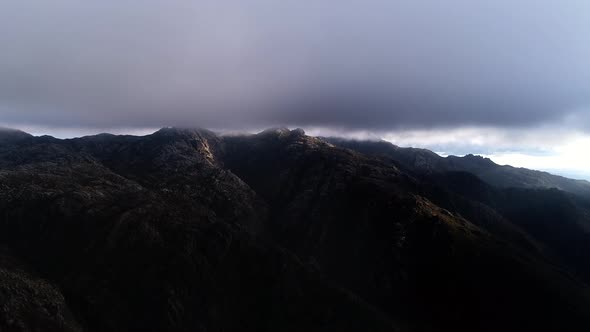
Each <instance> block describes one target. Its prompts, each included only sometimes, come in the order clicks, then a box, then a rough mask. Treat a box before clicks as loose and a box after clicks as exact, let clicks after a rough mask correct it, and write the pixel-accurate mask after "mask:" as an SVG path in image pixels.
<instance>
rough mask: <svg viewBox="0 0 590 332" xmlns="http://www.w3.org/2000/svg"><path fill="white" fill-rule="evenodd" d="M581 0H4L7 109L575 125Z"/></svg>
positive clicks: (123, 118)
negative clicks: (98, 0)
mask: <svg viewBox="0 0 590 332" xmlns="http://www.w3.org/2000/svg"><path fill="white" fill-rule="evenodd" d="M588 31H590V3H588V2H587V1H584V0H579V1H575V0H570V1H567V0H566V1H559V2H556V1H548V0H511V1H508V0H496V1H470V0H449V1H437V0H412V1H410V0H403V1H386V0H364V1H360V0H351V1H329V0H324V1H321V0H320V1H307V2H303V1H293V0H286V1H270V0H249V1H181V0H167V1H156V0H141V1H140V0H123V1H114V0H104V1H100V2H88V1H86V2H81V1H74V0H55V1H51V2H48V1H41V0H39V1H33V0H5V1H2V3H1V4H0V45H2V53H0V122H1V123H4V124H29V125H43V126H59V127H68V126H72V127H79V126H86V127H102V128H105V127H159V126H165V125H184V126H205V127H216V128H221V127H223V128H239V127H243V126H266V125H273V124H287V125H300V126H323V127H338V128H349V129H359V130H392V129H399V128H432V127H461V126H492V127H531V126H538V125H544V124H547V123H554V124H555V123H557V124H560V125H562V126H566V127H572V128H577V127H583V123H588V121H583V120H584V119H588V118H589V117H588V114H589V113H588V111H587V110H588V107H589V106H590V91H589V90H590V62H589V61H588V59H589V58H590V40H589V39H590V38H589V37H588Z"/></svg>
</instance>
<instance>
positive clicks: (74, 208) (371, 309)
mask: <svg viewBox="0 0 590 332" xmlns="http://www.w3.org/2000/svg"><path fill="white" fill-rule="evenodd" d="M470 190H471V192H470ZM516 202H522V205H520V206H519V205H518V204H516ZM570 203H571V204H573V205H568V204H570ZM585 204H586V203H585V202H584V201H583V200H581V199H580V200H577V199H574V198H573V197H570V196H569V195H568V194H564V193H562V192H559V191H555V192H554V191H543V190H540V191H530V192H529V191H527V190H525V189H497V188H495V187H492V186H489V185H488V184H486V183H485V182H483V181H481V180H479V179H478V178H476V177H473V178H472V177H470V175H469V174H467V173H448V172H446V173H445V172H440V173H439V172H436V175H434V173H427V174H424V173H423V172H418V170H417V169H416V167H414V168H410V167H408V165H406V164H401V163H399V162H396V161H392V160H391V158H383V157H374V156H370V155H367V154H361V153H359V152H354V151H351V150H348V149H344V148H339V147H334V146H333V145H332V144H329V143H327V142H325V141H323V140H321V139H318V138H313V137H309V136H306V135H305V134H304V133H303V131H301V130H293V131H290V130H287V129H272V130H267V131H265V132H262V133H260V134H257V135H245V136H219V135H216V134H214V133H212V132H209V131H206V130H201V129H174V128H165V129H162V130H160V131H158V132H156V133H154V134H152V135H148V136H144V137H134V136H113V135H98V136H91V137H85V138H79V139H71V140H58V139H54V138H51V137H32V136H30V135H27V134H24V133H21V132H15V131H2V132H0V243H1V246H2V248H4V249H3V250H5V251H6V252H7V255H6V257H10V260H0V298H2V297H3V298H4V299H5V301H4V302H6V303H9V305H5V306H4V307H2V310H3V311H2V313H1V314H0V328H2V329H6V330H14V331H35V330H38V329H39V328H38V326H40V325H39V324H41V323H40V322H48V323H47V324H46V326H52V328H53V330H64V331H79V330H88V331H119V330H120V331H164V330H166V331H277V330H279V331H474V330H476V331H497V330H507V331H510V330H513V331H517V330H518V331H522V330H539V331H541V330H546V331H554V330H562V331H579V330H580V328H582V330H584V327H588V326H590V309H589V308H590V295H589V294H588V288H587V286H586V282H588V275H587V268H586V266H587V265H585V264H586V263H585V262H586V261H587V260H585V258H586V257H587V255H588V253H589V250H588V248H587V246H584V245H583V243H584V241H586V240H587V234H588V233H587V229H588V228H585V227H587V226H588V225H590V222H589V220H590V219H589V218H590V217H589V215H587V214H586V215H585V214H584V213H585V212H586V211H587V210H586V208H587V205H585ZM527 206H534V207H535V209H528V208H527ZM543 209H545V210H543ZM572 211H574V212H572ZM562 220H566V222H565V223H564V222H563V221H562ZM564 225H565V226H564ZM562 226H563V227H562ZM562 229H563V232H561V233H559V234H560V235H559V236H555V234H556V230H562ZM576 232H580V234H579V235H575V233H576ZM8 261H10V262H12V261H14V262H19V263H18V264H16V265H15V264H13V263H7V262H8ZM19 266H27V267H29V268H27V269H26V270H23V269H22V268H19ZM15 271H16V272H15ZM23 271H24V272H23ZM15 276H17V277H15ZM10 303H12V304H10ZM14 303H16V304H14ZM47 308H49V309H47ZM15 322H16V323H15ZM48 330H49V328H48Z"/></svg>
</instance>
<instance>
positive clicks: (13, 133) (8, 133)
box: [0, 127, 33, 142]
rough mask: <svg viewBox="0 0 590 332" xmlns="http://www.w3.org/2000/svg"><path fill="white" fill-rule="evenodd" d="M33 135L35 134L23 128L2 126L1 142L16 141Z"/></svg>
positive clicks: (0, 131) (0, 129)
mask: <svg viewBox="0 0 590 332" xmlns="http://www.w3.org/2000/svg"><path fill="white" fill-rule="evenodd" d="M31 137H33V135H31V134H28V133H26V132H24V131H22V130H18V129H11V128H3V127H0V142H16V141H20V140H23V139H27V138H31Z"/></svg>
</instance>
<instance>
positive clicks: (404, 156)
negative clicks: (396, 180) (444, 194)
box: [323, 137, 590, 197]
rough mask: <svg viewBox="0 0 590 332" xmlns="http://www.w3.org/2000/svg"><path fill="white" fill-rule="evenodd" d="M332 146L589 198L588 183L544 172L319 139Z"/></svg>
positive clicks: (423, 168)
mask: <svg viewBox="0 0 590 332" xmlns="http://www.w3.org/2000/svg"><path fill="white" fill-rule="evenodd" d="M323 139H324V140H326V141H327V142H330V143H332V144H334V145H337V146H341V147H345V148H349V149H352V150H355V151H359V152H361V153H366V154H370V155H379V156H387V157H389V158H391V159H393V160H395V161H397V162H398V163H400V164H401V165H403V166H405V167H407V168H410V169H413V170H416V171H419V172H423V173H433V172H449V171H462V172H469V173H473V174H475V175H477V176H478V177H479V178H481V179H482V180H484V181H486V182H488V183H489V184H491V185H494V186H498V187H503V188H510V187H515V188H557V189H560V190H563V191H567V192H571V193H574V194H579V195H584V196H587V197H590V182H588V181H585V180H573V179H568V178H565V177H563V176H558V175H553V174H550V173H547V172H541V171H535V170H530V169H526V168H516V167H512V166H508V165H506V166H500V165H498V164H496V163H494V162H493V161H491V160H490V159H488V158H484V157H481V156H475V155H472V154H469V155H466V156H464V157H457V156H448V157H441V156H439V155H438V154H436V153H434V152H432V151H430V150H426V149H416V148H402V147H399V146H396V145H394V144H392V143H389V142H386V141H358V140H349V139H342V138H336V137H327V138H323Z"/></svg>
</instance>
